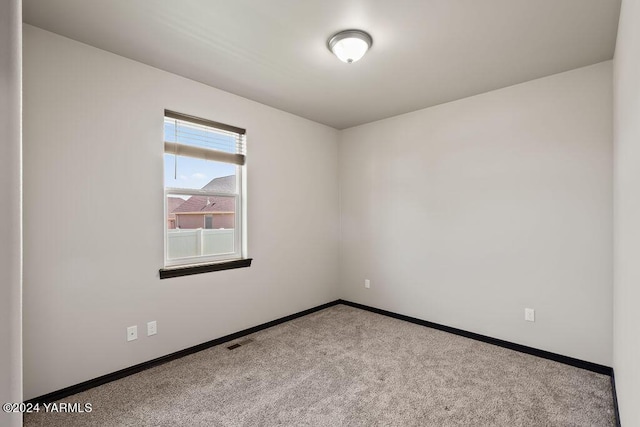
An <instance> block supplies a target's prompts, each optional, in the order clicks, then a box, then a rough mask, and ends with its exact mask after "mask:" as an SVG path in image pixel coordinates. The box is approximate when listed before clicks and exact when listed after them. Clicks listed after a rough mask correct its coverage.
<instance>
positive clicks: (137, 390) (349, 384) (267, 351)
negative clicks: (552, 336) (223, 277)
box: [24, 305, 615, 427]
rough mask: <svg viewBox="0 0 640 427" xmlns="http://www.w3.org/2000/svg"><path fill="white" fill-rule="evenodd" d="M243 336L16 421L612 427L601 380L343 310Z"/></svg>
mask: <svg viewBox="0 0 640 427" xmlns="http://www.w3.org/2000/svg"><path fill="white" fill-rule="evenodd" d="M250 338H252V339H253V342H251V343H247V344H245V345H243V346H241V347H238V348H237V349H235V350H228V349H227V346H228V345H230V344H232V343H229V344H225V345H222V346H218V347H213V348H210V349H208V350H204V351H202V352H199V353H196V354H193V355H191V356H187V357H184V358H182V359H179V360H176V361H173V362H170V363H167V364H164V365H162V366H158V367H155V368H152V369H149V370H147V371H144V372H141V373H138V374H135V375H132V376H129V377H127V378H124V379H121V380H118V381H115V382H112V383H109V384H105V385H103V386H101V387H98V388H95V389H92V390H88V391H86V392H83V393H80V394H77V395H74V396H71V397H69V398H67V399H65V400H64V402H80V403H83V404H84V403H91V404H92V406H93V411H92V412H91V413H89V414H87V413H84V414H77V413H76V414H73V413H67V414H65V413H46V414H45V413H42V412H40V413H39V414H28V415H26V416H25V419H24V421H25V426H47V427H57V426H65V427H70V426H276V425H278V426H282V425H287V426H331V427H335V426H377V425H379V426H509V427H513V426H563V427H564V426H580V427H584V426H613V425H615V422H614V415H613V401H612V394H611V385H610V379H609V377H607V376H605V375H599V374H595V373H592V372H589V371H585V370H582V369H578V368H573V367H571V366H566V365H563V364H560V363H556V362H552V361H549V360H545V359H540V358H537V357H534V356H530V355H526V354H522V353H518V352H515V351H511V350H507V349H504V348H500V347H496V346H493V345H489V344H485V343H481V342H478V341H474V340H470V339H467V338H463V337H459V336H456V335H451V334H448V333H446V332H441V331H438V330H434V329H430V328H426V327H423V326H419V325H414V324H411V323H407V322H404V321H401V320H396V319H392V318H388V317H385V316H381V315H378V314H374V313H370V312H367V311H363V310H360V309H356V308H352V307H348V306H344V305H337V306H333V307H330V308H328V309H325V310H322V311H319V312H316V313H313V314H310V315H308V316H305V317H302V318H299V319H296V320H293V321H291V322H287V323H284V324H281V325H279V326H276V327H273V328H270V329H266V330H263V331H261V332H258V333H256V334H253V335H251V336H250ZM244 339H246V337H245V338H243V339H241V340H239V341H243V340H244Z"/></svg>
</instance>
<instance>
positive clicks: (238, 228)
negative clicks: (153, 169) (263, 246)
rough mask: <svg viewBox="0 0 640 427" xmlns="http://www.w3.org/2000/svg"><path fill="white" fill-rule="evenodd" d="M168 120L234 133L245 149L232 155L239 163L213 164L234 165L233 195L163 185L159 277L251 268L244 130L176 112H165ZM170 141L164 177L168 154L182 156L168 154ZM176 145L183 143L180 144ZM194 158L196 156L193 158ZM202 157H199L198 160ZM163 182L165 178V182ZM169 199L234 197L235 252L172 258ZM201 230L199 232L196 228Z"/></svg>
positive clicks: (164, 162)
mask: <svg viewBox="0 0 640 427" xmlns="http://www.w3.org/2000/svg"><path fill="white" fill-rule="evenodd" d="M166 119H170V120H173V119H176V120H181V121H184V122H190V123H193V124H196V125H199V126H207V127H210V128H212V129H213V130H214V131H215V130H223V131H227V132H233V133H236V134H238V137H239V138H241V139H240V140H239V141H241V142H240V144H241V146H242V148H241V149H240V154H238V153H236V154H231V155H230V157H229V158H230V159H231V158H233V159H234V160H236V161H232V160H225V159H215V160H213V161H216V162H220V163H226V164H231V165H234V166H235V181H236V185H235V191H234V192H220V191H210V190H203V189H191V188H180V187H167V186H166V184H165V183H164V182H163V188H164V192H163V194H164V201H163V205H164V209H163V211H164V218H163V224H164V254H163V257H164V268H162V269H160V278H161V279H162V278H167V277H177V276H182V275H189V274H198V273H204V272H208V271H217V270H226V269H230V268H240V267H248V266H250V265H251V259H250V258H247V248H246V235H245V233H246V230H245V228H246V218H245V203H246V194H245V182H244V181H245V175H246V162H245V160H244V159H245V155H244V153H243V150H244V144H245V140H244V136H245V132H246V131H245V130H244V129H240V128H236V127H234V126H230V125H225V124H221V123H218V122H214V121H210V120H206V119H201V118H198V117H194V116H189V115H186V114H181V113H175V112H173V111H169V110H165V114H164V116H163V123H165V120H166ZM163 140H166V138H165V134H164V125H163ZM166 144H167V142H166V141H165V146H164V149H163V174H164V171H165V170H166V169H165V168H166V161H167V160H166V156H165V154H170V155H177V156H181V154H179V153H178V154H176V153H174V152H171V151H167V147H166ZM175 144H180V143H179V142H178V141H176V142H175ZM181 145H183V146H188V145H186V144H181ZM209 151H214V152H217V153H223V154H224V155H228V153H226V152H224V151H219V150H215V149H209ZM238 156H241V159H242V163H238V162H237V159H238V158H240V157H238ZM193 157H195V156H193ZM196 158H200V157H196ZM204 160H212V159H204ZM163 181H164V179H163ZM170 196H205V197H231V198H234V206H235V212H234V228H233V232H234V236H233V238H234V240H233V244H234V251H233V252H228V253H223V254H213V255H199V256H192V257H183V258H173V259H172V258H169V243H168V240H169V231H170V230H171V229H170V228H169V221H168V220H167V218H168V217H169V202H168V201H169V197H170ZM210 215H211V216H212V220H211V222H212V226H213V225H214V217H215V215H214V214H210ZM206 216H207V213H204V217H203V224H202V230H203V231H204V230H208V229H205V224H206ZM175 224H176V227H177V224H178V217H177V215H176V221H175ZM196 230H198V229H196Z"/></svg>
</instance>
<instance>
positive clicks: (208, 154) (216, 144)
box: [164, 110, 246, 166]
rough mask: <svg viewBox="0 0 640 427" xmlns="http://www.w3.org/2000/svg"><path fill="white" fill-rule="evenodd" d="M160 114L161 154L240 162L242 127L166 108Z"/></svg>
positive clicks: (242, 155) (243, 159) (243, 156)
mask: <svg viewBox="0 0 640 427" xmlns="http://www.w3.org/2000/svg"><path fill="white" fill-rule="evenodd" d="M164 116H165V118H164V121H165V127H166V125H169V126H168V129H169V131H168V132H165V141H164V151H165V153H168V154H174V155H176V156H187V157H195V158H198V159H205V160H214V161H219V162H225V163H233V164H236V165H240V166H241V165H244V163H245V133H246V131H245V130H244V129H242V128H237V127H234V126H230V125H226V124H223V123H218V122H214V121H210V120H205V119H201V118H198V117H193V116H188V115H185V114H181V113H176V112H173V111H169V110H165V113H164Z"/></svg>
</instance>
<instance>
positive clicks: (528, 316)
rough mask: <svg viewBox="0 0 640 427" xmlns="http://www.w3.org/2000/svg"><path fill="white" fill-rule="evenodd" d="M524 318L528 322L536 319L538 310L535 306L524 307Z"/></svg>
mask: <svg viewBox="0 0 640 427" xmlns="http://www.w3.org/2000/svg"><path fill="white" fill-rule="evenodd" d="M524 320H526V321H528V322H535V321H536V311H535V310H534V309H533V308H525V309H524Z"/></svg>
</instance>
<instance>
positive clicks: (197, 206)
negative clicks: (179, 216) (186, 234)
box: [173, 175, 236, 213]
mask: <svg viewBox="0 0 640 427" xmlns="http://www.w3.org/2000/svg"><path fill="white" fill-rule="evenodd" d="M235 185H236V176H235V175H229V176H223V177H220V178H214V179H212V180H211V181H210V182H209V183H208V184H207V185H205V186H204V187H202V189H203V190H209V191H216V192H218V191H219V192H233V191H234V190H235ZM235 210H236V205H235V199H234V198H233V197H216V196H191V197H189V198H188V199H187V200H185V201H184V202H183V203H182V204H180V206H178V207H177V208H176V209H175V210H173V213H200V212H234V211H235Z"/></svg>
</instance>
